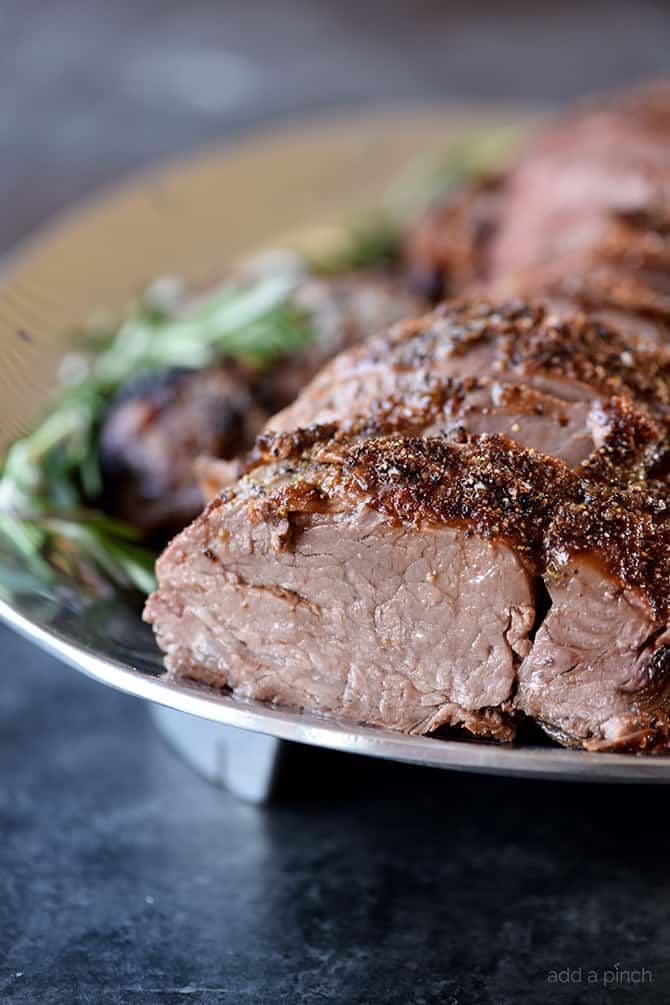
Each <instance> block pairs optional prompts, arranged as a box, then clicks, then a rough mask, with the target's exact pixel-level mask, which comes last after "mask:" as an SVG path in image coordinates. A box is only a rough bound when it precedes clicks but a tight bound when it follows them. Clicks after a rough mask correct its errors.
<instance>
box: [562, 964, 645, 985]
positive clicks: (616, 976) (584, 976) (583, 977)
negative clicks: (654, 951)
mask: <svg viewBox="0 0 670 1005" xmlns="http://www.w3.org/2000/svg"><path fill="white" fill-rule="evenodd" d="M653 980H654V977H653V974H652V972H651V970H649V969H647V968H646V967H638V968H629V967H622V966H621V964H620V963H615V964H614V966H613V967H607V968H606V969H604V970H588V969H586V968H585V967H576V968H575V969H571V968H570V967H565V968H563V969H562V970H550V971H549V973H548V974H547V983H548V984H599V985H600V986H601V987H606V988H607V987H614V986H616V985H622V984H651V983H653Z"/></svg>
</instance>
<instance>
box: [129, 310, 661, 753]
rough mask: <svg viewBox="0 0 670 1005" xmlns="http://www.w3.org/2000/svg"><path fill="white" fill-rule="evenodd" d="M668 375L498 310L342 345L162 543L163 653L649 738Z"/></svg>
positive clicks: (317, 699)
mask: <svg viewBox="0 0 670 1005" xmlns="http://www.w3.org/2000/svg"><path fill="white" fill-rule="evenodd" d="M607 361H609V365H608V366H605V362H607ZM473 372H474V373H478V374H480V376H479V377H465V376H464V374H465V373H473ZM667 373H668V371H667V363H666V360H665V356H664V354H663V352H652V351H642V350H640V349H637V348H635V347H634V346H632V345H631V344H630V343H629V342H627V341H626V339H625V337H624V336H622V335H621V334H620V333H618V332H616V331H615V330H613V329H608V328H605V327H603V326H601V325H590V324H589V323H588V322H587V321H586V320H585V319H584V318H581V317H578V318H572V319H571V318H563V319H561V318H557V317H555V316H554V315H553V314H552V313H551V312H550V311H548V310H547V309H546V308H544V307H542V306H537V305H535V306H532V305H531V306H528V305H522V304H518V303H514V304H500V305H489V304H486V303H484V302H476V303H473V304H461V305H452V306H451V307H449V308H442V309H440V310H439V311H437V312H436V313H435V314H433V315H430V316H428V317H427V318H425V319H422V320H420V321H417V322H414V323H408V324H405V325H402V326H400V327H398V328H396V329H394V330H393V331H392V332H391V333H390V334H388V335H386V336H383V337H381V338H379V339H377V340H376V341H373V342H371V343H370V344H368V345H366V346H365V347H364V348H361V349H355V350H352V351H351V352H350V353H348V354H345V355H343V356H341V357H339V358H338V359H337V360H336V361H335V362H334V363H333V364H331V367H330V368H329V371H328V373H327V375H320V376H318V377H317V378H316V379H315V381H314V382H313V383H312V385H310V387H308V388H307V389H306V391H305V392H304V393H303V395H302V396H301V397H300V398H299V399H298V401H297V402H296V404H295V406H293V411H292V413H291V414H290V416H288V417H287V413H280V416H278V417H277V420H276V422H274V423H272V424H274V425H276V427H277V431H276V432H268V433H267V434H266V435H265V436H263V437H261V438H260V439H259V441H258V444H257V447H256V450H255V452H254V454H252V456H251V457H250V459H249V461H248V464H247V473H246V475H245V476H244V477H243V478H242V479H241V480H240V481H239V482H237V483H236V484H235V485H234V486H232V487H230V488H228V489H227V490H225V491H224V492H222V493H221V494H220V495H219V496H217V497H216V498H215V499H214V501H213V502H212V503H211V504H210V506H209V507H208V509H207V510H206V511H205V513H204V514H203V515H202V516H201V517H200V518H199V519H198V520H197V521H196V522H195V523H194V524H193V525H191V527H189V528H188V529H187V530H186V531H184V532H183V533H182V534H181V535H180V536H179V537H177V538H176V539H175V540H174V541H173V542H172V544H171V545H170V546H169V547H168V549H167V550H166V551H165V553H164V554H163V556H162V558H161V559H160V561H159V563H158V567H157V568H158V578H159V588H158V590H157V592H156V593H154V595H153V596H152V597H151V598H150V600H149V601H148V604H147V608H146V615H145V616H146V618H147V620H149V621H150V622H151V623H152V624H153V626H154V629H155V632H156V637H157V639H158V642H159V644H160V646H161V647H162V648H163V650H164V651H165V653H166V665H167V666H168V668H169V669H170V671H171V672H173V673H175V674H177V675H180V676H185V677H189V678H193V679H196V680H200V681H203V682H205V683H208V684H211V685H214V686H216V687H225V688H229V689H231V690H232V691H233V692H234V693H235V694H237V695H240V696H243V697H246V698H256V699H260V700H263V701H270V702H278V703H281V704H287V705H291V706H294V707H299V708H307V709H312V710H316V711H319V712H323V713H327V714H331V715H336V716H341V717H344V718H348V719H353V720H356V721H363V722H367V723H372V724H375V725H380V726H386V727H389V728H393V729H399V730H404V731H408V732H415V733H433V732H435V731H436V730H439V729H441V728H443V727H457V728H459V729H464V730H467V731H469V732H470V733H472V734H475V735H478V736H485V737H489V738H495V739H499V740H511V739H513V738H514V736H515V735H516V731H517V729H518V726H519V724H520V723H522V722H524V721H526V720H527V719H532V720H534V721H535V722H537V723H539V724H540V725H542V726H543V727H544V728H545V729H546V730H547V731H548V732H549V733H550V734H551V735H552V736H553V737H555V738H556V739H558V740H559V741H560V742H562V743H568V744H575V745H582V746H585V747H588V748H591V749H633V750H658V749H660V748H662V747H664V746H665V745H666V743H667V737H668V701H669V699H670V695H669V689H670V676H669V673H670V665H669V664H668V656H669V655H670V648H669V647H668V645H667V644H666V639H667V633H666V623H667V617H668V596H667V591H668V585H667V584H668V583H669V582H670V579H669V578H668V572H670V570H669V569H668V568H667V565H668V557H667V556H668V543H670V542H669V541H668V534H669V533H670V524H666V510H667V489H666V485H665V482H664V480H663V478H662V475H660V474H658V475H657V472H662V470H663V468H664V457H665V447H664V444H665V429H666V423H667V401H668V384H667ZM486 374H489V375H492V376H489V377H486V376H485V375H486ZM489 381H490V382H491V383H489ZM469 395H474V396H475V399H476V402H477V404H476V407H473V411H472V415H473V416H474V418H475V419H476V422H475V425H476V428H468V410H467V401H468V396H469ZM482 395H483V397H482ZM487 396H488V397H487ZM483 400H484V401H488V403H489V404H488V405H487V406H486V407H482V401H483ZM464 402H465V403H466V404H464ZM487 408H488V409H489V411H488V412H487ZM573 409H574V410H573ZM282 416H283V418H282ZM489 421H490V422H491V423H492V426H493V431H492V429H488V430H486V429H484V428H482V427H485V426H486V425H487V423H488V422H489ZM580 423H581V425H580ZM297 427H302V429H299V428H297ZM566 430H567V431H568V432H569V433H570V435H569V436H567V441H569V444H570V445H569V447H566V440H565V439H564V438H563V436H562V434H564V433H565V432H566ZM513 437H515V438H516V440H517V442H514V439H513ZM533 438H535V439H540V440H541V441H542V452H539V451H538V450H537V449H534V448H533V446H531V445H529V444H528V442H526V441H528V440H531V439H533ZM564 448H565V449H564ZM552 452H553V454H554V456H551V454H552ZM562 453H563V454H566V455H568V456H561V455H562Z"/></svg>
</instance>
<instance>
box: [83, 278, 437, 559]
mask: <svg viewBox="0 0 670 1005" xmlns="http://www.w3.org/2000/svg"><path fill="white" fill-rule="evenodd" d="M291 303H292V304H293V306H294V307H295V308H297V309H298V310H299V311H301V312H302V311H304V312H305V313H306V315H307V316H308V317H309V319H310V323H311V325H312V328H313V332H314V340H313V342H312V344H311V345H310V346H309V347H308V348H307V349H305V350H304V351H303V352H302V353H300V354H298V355H295V356H287V357H285V358H282V359H279V360H278V361H277V363H276V364H275V366H274V367H272V368H271V369H270V370H269V371H258V370H256V369H254V368H253V367H252V366H251V365H241V364H239V363H236V362H235V361H233V360H222V361H220V362H219V363H218V364H216V365H215V366H213V367H211V368H209V369H206V370H201V371H186V370H179V371H177V370H170V371H168V372H160V373H150V374H147V375H145V376H142V377H140V378H138V379H135V380H132V381H131V382H130V383H129V384H128V385H126V386H125V387H124V388H122V390H121V392H120V393H119V394H118V395H117V397H116V398H115V399H114V400H113V401H112V403H111V406H110V407H109V409H108V412H107V415H106V417H105V420H104V423H103V428H102V430H101V434H100V463H101V468H102V472H103V478H104V487H105V492H104V503H105V506H106V507H107V508H108V509H109V510H110V511H111V512H113V513H114V514H116V515H118V516H121V517H122V518H123V519H125V520H127V521H129V522H130V523H132V524H134V525H135V526H137V527H139V528H140V529H141V530H142V531H144V532H145V533H146V534H147V535H148V536H150V537H153V538H156V539H158V540H163V541H165V540H167V539H168V538H169V537H170V536H171V535H172V534H175V533H176V532H177V531H178V530H181V528H182V527H184V526H185V525H186V524H187V523H188V522H189V521H190V520H192V519H193V518H194V517H195V516H196V515H197V514H198V513H199V512H200V510H201V509H202V506H203V503H204V498H203V495H202V492H201V487H200V485H199V482H198V478H197V475H196V473H195V472H194V461H195V460H196V459H197V458H198V457H199V456H201V455H202V456H204V457H206V458H213V459H216V460H224V461H230V460H231V459H232V458H235V457H236V456H238V455H239V454H241V453H243V452H244V451H246V450H247V449H248V448H249V447H250V446H251V445H252V443H253V441H254V438H255V436H256V434H257V433H258V432H259V431H260V429H261V428H262V426H263V424H264V423H265V422H266V421H267V419H268V417H269V416H270V415H271V414H272V413H273V412H274V411H276V410H277V409H278V408H283V407H284V406H286V405H287V404H289V402H291V401H292V400H293V399H294V398H295V396H296V395H297V394H298V392H299V391H300V390H301V388H302V387H303V386H304V384H305V383H307V381H309V380H310V379H311V378H312V377H313V376H314V374H315V373H316V372H317V371H318V370H319V369H320V367H321V366H322V365H323V364H324V363H325V362H326V361H327V360H329V359H331V358H332V356H334V355H335V354H336V353H337V352H339V351H341V350H343V349H347V348H349V347H350V346H353V345H356V344H357V343H359V342H361V341H362V340H363V339H364V338H365V337H366V336H367V335H368V334H371V333H372V332H375V331H376V330H381V329H383V328H385V327H387V326H388V325H389V324H391V323H392V322H394V321H397V320H399V319H400V318H402V317H405V316H409V315H411V314H414V313H416V311H417V310H420V309H421V308H422V303H421V301H420V300H419V299H418V298H417V297H416V296H414V295H412V294H410V293H408V291H407V289H406V288H405V286H404V285H403V284H401V283H399V282H398V281H395V280H393V279H391V278H390V277H387V276H384V275H377V274H369V273H368V274H359V275H343V276H337V277H334V278H332V279H330V278H327V279H326V278H314V277H306V278H304V279H302V280H301V281H300V282H299V283H298V284H297V286H296V288H295V290H294V291H293V293H292V294H291ZM229 470H230V471H233V470H234V465H233V467H231V468H230V469H229Z"/></svg>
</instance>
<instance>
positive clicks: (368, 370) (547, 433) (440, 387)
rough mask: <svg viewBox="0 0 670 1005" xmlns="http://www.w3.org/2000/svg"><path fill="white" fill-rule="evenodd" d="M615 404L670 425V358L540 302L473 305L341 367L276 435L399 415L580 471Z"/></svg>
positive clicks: (284, 418) (319, 380) (340, 360)
mask: <svg viewBox="0 0 670 1005" xmlns="http://www.w3.org/2000/svg"><path fill="white" fill-rule="evenodd" d="M613 395H618V396H620V395H623V396H626V397H628V398H630V399H631V400H632V401H633V402H635V403H636V404H637V405H638V406H639V407H640V408H642V409H645V410H647V411H648V412H649V413H650V415H651V416H653V417H655V418H656V419H658V420H660V421H661V422H663V423H665V422H666V421H667V418H668V416H669V415H670V356H669V355H668V354H667V353H666V351H665V350H646V349H641V348H639V347H636V345H635V344H634V343H633V342H631V340H629V339H627V338H625V337H624V336H623V335H622V334H621V333H620V332H618V331H617V330H616V329H614V328H611V327H608V326H605V325H602V324H599V323H595V324H594V323H591V322H589V321H588V320H587V319H586V318H585V317H584V316H583V315H574V314H572V315H560V314H557V313H556V312H554V311H552V310H551V309H550V308H547V307H546V306H543V305H542V304H540V303H537V304H531V305H529V304H527V303H523V302H519V301H508V302H504V303H501V304H490V303H488V302H486V301H472V302H462V303H452V304H447V305H443V306H441V307H440V308H438V309H437V310H436V311H435V312H434V313H433V314H430V315H428V316H426V317H425V318H422V319H419V320H418V321H412V322H407V323H405V324H403V325H400V326H397V327H395V328H393V329H392V330H391V331H390V332H389V333H386V334H384V335H382V336H380V337H378V338H376V339H373V340H371V341H369V342H368V343H366V344H365V345H363V346H360V347H357V348H355V349H353V350H352V351H350V352H348V353H343V354H342V355H340V356H338V357H337V358H336V359H335V360H333V362H332V363H331V364H330V365H329V366H327V367H326V368H325V369H324V370H323V371H322V372H321V373H320V374H319V375H318V376H317V377H316V378H315V379H314V381H312V383H311V384H310V385H309V386H308V387H307V388H306V389H305V391H304V392H303V393H302V394H301V395H300V397H299V398H298V399H297V400H296V401H295V403H294V404H293V405H291V406H289V407H288V408H287V409H285V410H284V411H283V412H280V413H279V414H278V415H276V416H274V417H273V418H272V419H271V420H270V423H269V426H270V427H271V429H273V430H276V431H282V430H291V429H295V428H299V427H301V426H309V425H311V424H312V423H321V422H328V421H331V420H333V419H334V420H337V421H339V422H346V421H347V419H348V417H353V416H357V415H370V414H374V413H379V412H380V411H381V412H384V411H388V409H389V407H395V408H396V410H397V411H398V412H399V414H401V415H402V414H403V411H408V410H409V411H410V412H412V413H413V414H415V415H418V416H419V417H420V418H421V419H422V421H423V428H424V431H425V433H426V434H427V435H430V434H431V433H434V432H437V431H439V430H441V429H442V430H446V431H448V430H451V429H453V428H455V427H457V426H461V427H462V428H463V429H465V430H466V431H468V432H473V433H480V432H501V433H505V434H506V435H508V436H510V437H511V438H512V439H515V440H517V441H519V442H520V443H523V444H525V445H527V446H532V447H535V448H536V449H538V450H542V451H543V452H544V453H548V454H552V455H553V456H555V457H559V458H561V459H563V460H565V461H567V462H568V463H569V464H571V465H575V464H578V463H579V462H581V461H582V460H584V459H585V458H586V457H587V456H588V454H589V453H590V452H591V451H592V450H593V449H594V447H597V446H598V445H599V444H600V442H601V437H602V429H601V426H600V420H599V418H598V416H599V414H600V412H599V409H600V403H601V401H602V400H603V399H608V398H610V397H612V396H613ZM394 402H395V403H396V404H395V405H394ZM389 403H390V406H389ZM422 417H423V418H422ZM415 429H416V431H419V428H418V426H416V425H415Z"/></svg>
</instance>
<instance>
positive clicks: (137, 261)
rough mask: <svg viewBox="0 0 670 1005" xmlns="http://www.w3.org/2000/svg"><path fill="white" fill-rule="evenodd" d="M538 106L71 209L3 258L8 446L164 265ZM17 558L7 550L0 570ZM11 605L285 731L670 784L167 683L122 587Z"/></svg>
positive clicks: (365, 750)
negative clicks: (99, 317) (73, 356)
mask: <svg viewBox="0 0 670 1005" xmlns="http://www.w3.org/2000/svg"><path fill="white" fill-rule="evenodd" d="M532 118H533V117H532V116H530V117H529V116H528V115H526V114H521V113H519V111H518V109H517V110H515V109H505V108H499V109H496V110H495V112H492V111H491V109H482V108H460V109H454V108H447V109H445V108H440V107H434V108H428V109H426V108H425V107H423V108H420V109H417V108H411V107H401V108H398V107H396V108H390V109H385V110H383V111H381V112H380V111H379V110H376V111H370V112H366V113H365V114H363V115H360V116H356V117H353V118H352V117H348V118H344V119H335V120H333V119H329V120H328V121H325V122H324V121H317V122H312V123H310V124H308V125H305V126H300V127H290V128H285V129H283V130H276V131H274V132H272V133H269V134H264V135H262V136H258V137H254V138H252V139H249V140H246V141H244V142H242V143H239V144H236V145H235V146H234V147H231V148H230V149H228V148H226V147H224V148H222V149H213V150H207V151H204V152H202V153H200V154H197V155H195V156H193V157H190V158H187V159H185V160H182V161H180V162H177V163H173V164H169V165H167V166H166V167H162V168H158V169H156V170H152V171H147V172H144V173H142V174H139V175H136V176H135V177H134V178H132V179H131V180H130V181H128V182H127V183H124V184H121V185H120V186H118V187H116V188H115V189H114V190H112V191H109V192H107V193H104V194H103V195H101V196H99V197H97V198H94V199H92V200H89V201H87V202H86V203H85V204H83V205H81V206H80V207H78V208H76V209H75V210H73V211H70V212H68V213H67V214H65V215H64V216H62V217H61V218H60V219H59V220H57V221H55V222H54V223H53V224H51V225H50V226H48V227H47V228H45V229H43V230H42V231H41V232H40V233H38V234H37V235H35V236H34V237H32V238H30V239H29V240H28V241H26V242H25V243H24V244H23V245H22V246H21V247H20V248H19V249H18V250H17V251H16V252H15V253H14V254H13V255H12V256H11V258H10V259H9V260H7V261H6V262H5V266H4V270H3V273H2V280H1V283H0V353H1V356H0V359H1V361H2V366H1V368H0V451H2V450H4V447H5V446H6V445H7V444H8V443H9V442H10V441H11V440H13V439H14V438H16V437H17V436H18V435H20V434H21V433H24V432H26V431H27V430H28V429H30V427H31V424H33V423H34V422H35V421H36V420H37V419H38V418H39V416H40V413H41V412H42V410H43V409H44V406H45V404H46V402H47V401H48V398H49V395H50V394H51V392H52V390H53V388H54V386H55V384H56V380H57V374H58V368H59V365H60V363H61V361H62V358H63V356H64V355H65V353H66V352H67V350H68V348H69V339H70V333H71V331H72V329H73V328H74V327H75V326H76V325H78V324H80V323H81V322H82V321H83V320H84V319H86V318H88V317H90V316H91V314H92V313H93V312H95V311H98V310H101V309H103V310H107V311H114V310H118V309H120V308H121V307H122V306H123V305H124V303H125V302H127V300H128V299H129V297H131V296H132V295H133V294H134V293H136V292H137V291H138V290H140V289H141V288H142V287H143V286H144V284H145V283H146V282H147V281H149V280H150V279H151V278H153V277H155V276H157V275H162V274H177V275H182V276H184V277H185V278H186V279H193V280H197V279H199V278H202V277H206V276H211V275H213V274H217V273H220V272H221V271H222V270H223V269H224V268H225V267H226V265H227V264H229V263H231V262H233V261H235V260H236V259H239V257H240V256H243V255H245V254H248V253H251V252H253V251H256V250H261V249H262V248H264V247H267V248H270V247H277V246H278V245H284V246H285V245H287V244H289V245H290V244H291V243H294V244H298V245H299V244H300V240H301V237H300V235H303V234H305V233H309V232H311V231H314V230H316V229H317V228H325V229H327V228H330V227H337V226H339V225H341V224H343V223H346V222H347V221H349V220H351V219H355V217H356V215H357V214H360V213H361V212H364V211H367V210H369V209H370V208H373V207H374V206H375V205H376V203H377V202H378V200H379V197H380V193H382V192H383V191H384V190H385V188H386V187H387V186H388V184H389V183H390V182H391V181H392V180H393V179H394V178H395V177H396V176H397V175H398V173H399V172H400V171H401V170H402V169H403V168H404V167H405V166H406V165H407V163H408V162H409V161H410V160H411V159H412V158H414V157H415V156H416V154H417V151H422V152H425V153H426V155H428V156H429V155H431V154H432V153H439V152H440V151H442V150H443V149H444V148H445V145H446V144H447V142H448V141H449V139H450V138H452V137H453V136H454V135H455V134H456V133H457V132H458V131H459V130H462V129H464V128H469V127H471V126H477V127H478V126H482V125H486V124H488V123H492V124H500V123H501V122H502V123H507V122H515V121H520V122H521V121H522V122H524V123H525V122H528V121H531V120H532ZM19 333H21V334H19ZM26 336H28V337H26ZM6 559H7V556H4V555H3V554H2V552H1V551H0V569H1V567H2V566H3V564H4V562H5V560H6ZM0 618H2V620H4V621H5V622H6V623H7V624H9V625H11V626H12V627H13V628H14V629H16V630H17V631H18V632H20V633H21V634H23V635H25V636H26V637H27V638H29V639H30V640H32V641H33V642H34V643H35V644H36V645H39V646H41V647H42V648H44V649H46V650H48V651H49V652H51V653H53V654H54V655H56V656H58V657H59V658H61V659H62V660H64V661H65V662H66V663H69V664H70V665H71V666H73V667H75V668H76V669H77V670H80V671H82V672H83V673H85V674H88V675H89V676H91V677H93V678H95V679H96V680H98V681H100V682H101V683H102V684H106V685H108V686H110V687H115V688H118V689H119V690H122V691H125V692H127V693H129V694H133V695H136V696H138V697H139V698H143V699H145V700H146V701H149V702H155V703H157V704H159V705H162V706H166V707H168V708H172V709H176V710H178V711H181V712H186V713H191V714H193V715H194V716H199V717H201V718H202V719H207V720H210V721H213V722H218V723H221V724H224V725H228V726H235V727H239V728H241V729H244V730H251V731H254V732H258V733H263V734H267V735H270V736H274V737H277V738H278V739H282V740H294V741H299V742H301V743H305V744H312V745H317V746H323V747H329V748H332V749H337V750H344V751H349V752H354V753H360V754H367V755H371V756H376V757H384V758H389V759H393V760H398V761H406V762H415V763H418V764H427V765H433V766H436V767H443V768H452V769H460V770H465V771H480V772H490V773H500V774H507V775H527V776H537V777H544V778H548V779H549V778H570V779H577V780H583V781H627V782H666V781H667V782H670V757H646V758H645V757H639V756H637V757H636V756H631V755H625V754H589V753H585V752H583V751H576V750H563V749H559V748H555V747H549V746H546V747H544V746H500V745H495V744H489V743H479V742H465V741H462V742H461V741H452V740H438V739H430V738H426V737H411V736H405V735H403V734H399V733H394V732H391V731H389V730H383V729H378V728H373V727H369V726H363V725H356V724H352V723H349V722H343V721H339V720H336V719H328V718H325V717H320V716H316V715H309V714H306V713H300V712H296V711H292V710H288V709H282V708H276V707H268V706H265V705H263V704H261V703H258V702H249V703H245V702H240V701H239V700H237V699H235V698H232V697H230V696H228V695H223V694H219V693H217V692H214V691H210V690H208V689H205V688H201V687H196V686H194V685H188V684H186V683H183V682H175V681H173V680H168V679H166V677H165V675H164V671H163V668H162V663H161V659H160V654H159V652H158V650H157V648H156V646H155V645H154V643H153V639H152V636H151V633H150V631H149V629H148V628H147V626H145V625H143V623H142V622H141V620H140V616H139V610H138V609H137V608H134V607H133V606H132V605H129V604H128V603H127V601H124V600H123V599H122V598H121V597H119V598H115V597H111V598H109V597H108V598H106V599H104V600H98V601H95V602H91V601H86V602H83V601H81V598H78V597H77V596H76V591H75V590H73V591H72V593H71V594H70V595H69V596H65V597H63V596H61V595H55V594H50V593H49V591H48V590H47V589H46V588H43V587H42V588H40V587H37V586H35V585H29V584H28V583H27V582H23V583H22V582H21V580H20V577H19V580H18V581H17V582H15V583H14V585H13V586H12V588H11V589H9V590H8V589H7V588H5V589H4V590H3V596H2V598H0ZM54 714H57V710H54Z"/></svg>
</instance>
